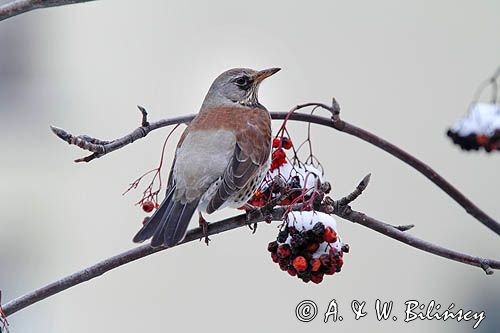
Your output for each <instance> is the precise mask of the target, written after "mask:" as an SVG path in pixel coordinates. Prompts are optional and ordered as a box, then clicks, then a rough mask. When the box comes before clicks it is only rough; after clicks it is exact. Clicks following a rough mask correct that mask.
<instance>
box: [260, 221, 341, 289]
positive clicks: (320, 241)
mask: <svg viewBox="0 0 500 333" xmlns="http://www.w3.org/2000/svg"><path fill="white" fill-rule="evenodd" d="M287 219H288V222H287V224H286V225H284V226H283V227H282V230H281V231H280V232H279V233H278V237H277V239H276V241H273V242H271V243H269V245H268V251H269V252H271V258H272V260H273V261H274V262H275V263H277V264H278V265H279V267H280V268H281V270H283V271H287V272H288V274H290V275H291V276H296V277H298V278H299V279H301V280H302V281H304V282H306V283H307V282H309V281H312V282H313V283H321V282H322V281H323V277H324V276H325V275H333V274H335V273H338V272H340V271H341V269H342V266H343V264H344V259H343V256H344V252H348V251H349V246H348V245H347V244H343V243H342V241H341V239H340V236H339V235H338V234H337V230H336V228H337V226H336V222H335V220H334V219H333V217H331V216H330V215H328V214H325V213H320V212H313V211H303V212H298V211H297V212H291V213H290V214H289V215H288V218H287Z"/></svg>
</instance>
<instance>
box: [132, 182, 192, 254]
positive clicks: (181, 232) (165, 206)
mask: <svg viewBox="0 0 500 333" xmlns="http://www.w3.org/2000/svg"><path fill="white" fill-rule="evenodd" d="M174 190H175V186H172V187H171V188H170V190H169V192H168V193H167V196H166V197H165V199H164V200H163V202H162V203H161V205H160V208H158V210H157V211H156V212H155V213H154V214H153V216H152V217H151V218H150V219H149V220H148V221H147V222H146V223H145V224H144V226H143V227H142V229H141V230H139V232H138V233H137V234H136V235H135V236H134V239H133V241H134V242H135V243H140V242H143V241H145V240H146V239H149V238H151V237H153V239H152V240H151V246H153V247H158V246H162V245H165V246H167V247H171V246H174V245H176V244H177V243H179V242H180V241H182V240H183V239H184V236H185V235H186V231H187V227H188V225H189V221H190V220H191V217H192V216H193V214H194V211H195V210H196V208H197V207H198V202H199V199H198V200H194V201H192V202H187V203H184V204H183V203H181V202H179V201H175V200H173V198H172V197H173V193H174Z"/></svg>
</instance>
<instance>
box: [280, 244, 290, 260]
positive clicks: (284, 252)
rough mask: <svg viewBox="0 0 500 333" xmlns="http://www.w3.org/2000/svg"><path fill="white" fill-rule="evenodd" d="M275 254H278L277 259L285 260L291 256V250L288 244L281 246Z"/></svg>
mask: <svg viewBox="0 0 500 333" xmlns="http://www.w3.org/2000/svg"><path fill="white" fill-rule="evenodd" d="M277 254H278V257H279V258H287V257H289V256H290V254H292V250H291V248H290V245H289V244H281V245H280V246H279V247H278V251H277Z"/></svg>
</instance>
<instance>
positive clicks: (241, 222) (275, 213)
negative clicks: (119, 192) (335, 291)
mask: <svg viewBox="0 0 500 333" xmlns="http://www.w3.org/2000/svg"><path fill="white" fill-rule="evenodd" d="M368 181H369V176H367V177H365V178H364V179H363V180H362V181H361V183H360V184H359V185H358V186H357V188H356V189H355V190H354V191H353V192H352V193H351V194H349V195H348V196H346V197H344V198H342V199H340V200H337V201H335V200H332V199H330V198H325V205H323V206H322V210H323V211H324V212H328V213H333V214H335V215H338V216H340V217H342V218H345V219H347V220H349V221H352V222H355V223H357V224H361V225H363V226H365V227H367V228H370V229H372V230H375V231H377V232H380V233H381V234H384V235H386V236H389V237H391V238H394V239H396V240H398V241H400V242H402V243H404V244H407V245H409V246H412V247H415V248H417V249H420V250H422V251H425V252H428V253H432V254H435V255H438V256H441V257H444V258H447V259H451V260H454V261H458V262H461V263H464V264H467V265H471V266H476V267H481V268H482V269H483V270H484V271H485V272H486V273H487V274H492V273H493V269H500V261H499V260H492V259H483V258H479V257H474V256H471V255H468V254H464V253H460V252H456V251H453V250H449V249H446V248H444V247H441V246H438V245H434V244H432V243H430V242H427V241H424V240H421V239H419V238H417V237H414V236H411V235H409V234H408V233H405V232H403V231H401V230H399V227H394V226H392V225H390V224H387V223H384V222H381V221H378V220H376V219H374V218H372V217H369V216H367V215H365V214H363V213H361V212H356V211H353V210H352V209H351V208H350V207H349V205H348V204H349V203H350V202H351V201H352V200H354V199H355V198H357V197H358V196H359V195H360V194H361V193H362V192H363V190H364V189H365V188H366V186H367V185H368ZM299 208H300V207H299ZM266 210H267V209H266ZM287 210H288V207H286V206H285V207H275V208H274V209H273V210H271V212H270V214H269V215H271V217H272V220H274V221H279V220H282V219H283V215H284V214H285V213H286V211H287ZM263 211H264V210H262V209H261V210H258V211H257V213H259V212H260V214H255V212H253V213H252V214H250V215H246V214H242V215H238V216H234V217H230V218H227V219H225V220H222V221H219V222H214V223H210V224H209V225H208V230H207V233H208V235H214V234H218V233H222V232H226V231H229V230H232V229H236V228H239V227H243V226H246V225H252V224H255V223H259V222H263V221H265V220H266V216H269V215H268V213H267V212H266V213H265V214H263ZM264 215H266V216H264ZM249 216H251V217H250V218H249ZM204 236H205V233H204V231H203V229H202V228H200V227H198V228H194V229H191V230H190V231H188V233H187V235H186V237H185V239H184V240H183V241H182V242H181V243H179V244H177V245H176V246H178V245H181V244H185V243H188V242H192V241H194V240H196V239H201V238H202V237H204ZM166 249H167V248H165V247H157V248H153V247H151V246H150V245H149V244H147V245H141V246H139V247H136V248H134V249H131V250H128V251H126V252H123V253H120V254H118V255H116V256H113V257H111V258H108V259H105V260H103V261H101V262H98V263H97V264H95V265H93V266H90V267H88V268H85V269H83V270H81V271H78V272H76V273H73V274H71V275H68V276H66V277H64V278H62V279H60V280H57V281H55V282H53V283H51V284H48V285H46V286H45V287H42V288H40V289H37V290H35V291H33V292H30V293H28V294H26V295H24V296H21V297H18V298H16V299H14V300H12V301H10V302H8V303H7V304H5V305H3V306H2V308H3V312H4V313H5V316H10V315H12V314H14V313H16V312H18V311H20V310H22V309H24V308H26V307H28V306H30V305H32V304H34V303H36V302H39V301H41V300H43V299H46V298H48V297H50V296H53V295H55V294H57V293H60V292H62V291H64V290H66V289H69V288H71V287H74V286H76V285H78V284H80V283H83V282H86V281H89V280H91V279H93V278H96V277H98V276H101V275H103V274H104V273H106V272H108V271H110V270H112V269H115V268H117V267H120V266H122V265H125V264H128V263H130V262H132V261H136V260H138V259H140V258H143V257H146V256H149V255H151V254H154V253H156V252H159V251H163V250H166Z"/></svg>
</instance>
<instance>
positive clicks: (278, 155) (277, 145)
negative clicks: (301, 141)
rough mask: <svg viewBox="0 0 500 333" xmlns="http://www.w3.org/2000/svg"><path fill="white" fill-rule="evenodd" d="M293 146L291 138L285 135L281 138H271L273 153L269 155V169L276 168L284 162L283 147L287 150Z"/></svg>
mask: <svg viewBox="0 0 500 333" xmlns="http://www.w3.org/2000/svg"><path fill="white" fill-rule="evenodd" d="M292 147H293V144H292V140H290V139H289V138H287V137H282V138H281V139H278V138H274V139H273V149H274V151H273V154H272V156H271V171H273V170H275V169H278V168H279V167H280V166H282V165H283V164H285V163H286V153H285V151H284V149H286V150H288V149H290V148H292Z"/></svg>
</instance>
